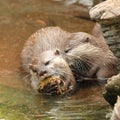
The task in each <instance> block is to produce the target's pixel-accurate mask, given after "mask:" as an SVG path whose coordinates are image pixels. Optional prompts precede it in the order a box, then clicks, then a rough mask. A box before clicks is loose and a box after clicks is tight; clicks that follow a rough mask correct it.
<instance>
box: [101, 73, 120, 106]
mask: <svg viewBox="0 0 120 120" xmlns="http://www.w3.org/2000/svg"><path fill="white" fill-rule="evenodd" d="M118 95H119V96H120V73H119V74H118V75H116V76H113V77H111V78H109V79H108V82H107V84H106V85H105V88H104V91H103V96H104V98H105V100H106V101H107V102H108V103H109V104H110V105H112V106H114V104H115V103H116V100H117V96H118Z"/></svg>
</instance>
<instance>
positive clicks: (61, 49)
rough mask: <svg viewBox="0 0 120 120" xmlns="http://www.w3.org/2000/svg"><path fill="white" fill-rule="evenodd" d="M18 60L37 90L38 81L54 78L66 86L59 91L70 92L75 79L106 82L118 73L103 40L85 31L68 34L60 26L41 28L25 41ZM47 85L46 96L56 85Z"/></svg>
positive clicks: (74, 87) (113, 58)
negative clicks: (106, 79) (103, 80)
mask: <svg viewBox="0 0 120 120" xmlns="http://www.w3.org/2000/svg"><path fill="white" fill-rule="evenodd" d="M21 58H22V67H23V69H24V70H25V72H27V73H28V74H30V75H31V79H30V82H31V83H30V84H31V86H32V87H33V88H35V89H39V83H40V81H41V80H43V79H46V78H48V77H50V76H56V75H57V76H59V77H60V78H62V80H64V83H65V84H62V85H61V88H63V89H64V90H66V91H69V90H70V91H71V92H72V91H75V89H76V80H78V79H81V78H91V80H92V79H105V78H108V77H111V76H112V75H114V74H116V73H117V70H116V57H115V56H114V55H113V53H112V52H111V51H110V50H109V48H108V46H107V45H106V43H105V41H104V39H103V38H96V37H94V36H92V35H90V34H87V33H84V32H78V33H69V32H66V31H64V30H62V29H61V28H59V27H47V28H42V29H40V30H38V31H37V32H36V33H34V34H33V35H32V36H31V37H30V38H29V39H28V40H27V42H26V44H25V46H24V48H23V50H22V54H21ZM33 74H34V75H33ZM33 76H35V77H33ZM82 80H84V79H82ZM47 86H48V88H49V89H50V90H49V89H48V88H46V89H48V90H47V91H46V92H47V93H52V92H53V91H52V90H54V91H55V89H57V87H56V84H55V83H54V84H53V83H52V84H48V85H47ZM51 88H52V90H51ZM65 88H67V89H65ZM53 93H54V92H53ZM65 93H66V92H65Z"/></svg>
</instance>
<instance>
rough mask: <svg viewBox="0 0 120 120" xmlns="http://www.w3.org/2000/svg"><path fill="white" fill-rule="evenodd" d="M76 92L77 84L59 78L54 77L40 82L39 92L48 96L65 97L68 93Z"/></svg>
mask: <svg viewBox="0 0 120 120" xmlns="http://www.w3.org/2000/svg"><path fill="white" fill-rule="evenodd" d="M74 90H75V84H72V83H70V81H64V80H62V79H61V78H59V77H55V76H52V77H50V78H47V79H45V80H44V81H42V82H40V85H39V89H38V91H39V92H42V93H44V94H47V95H64V94H67V93H73V91H74Z"/></svg>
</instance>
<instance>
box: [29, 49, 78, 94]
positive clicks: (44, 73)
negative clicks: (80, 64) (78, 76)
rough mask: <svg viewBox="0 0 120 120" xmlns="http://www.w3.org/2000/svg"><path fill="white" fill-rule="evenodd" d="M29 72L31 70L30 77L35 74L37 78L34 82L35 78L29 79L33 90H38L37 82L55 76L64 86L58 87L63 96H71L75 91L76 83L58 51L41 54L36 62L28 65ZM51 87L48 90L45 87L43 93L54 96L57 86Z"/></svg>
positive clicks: (53, 50)
mask: <svg viewBox="0 0 120 120" xmlns="http://www.w3.org/2000/svg"><path fill="white" fill-rule="evenodd" d="M30 70H32V71H31V72H32V76H33V74H36V76H37V78H39V79H37V80H36V82H35V78H33V79H31V86H32V87H33V88H34V89H37V90H39V81H42V80H45V79H46V78H48V77H51V76H57V77H59V78H61V79H62V80H64V84H61V85H60V87H61V89H62V91H63V92H64V94H66V93H67V94H69V93H70V94H71V93H73V92H74V91H75V90H76V81H75V78H74V76H73V74H72V71H71V69H70V68H69V66H68V64H67V62H66V61H65V59H63V57H62V54H61V53H60V51H59V50H58V49H52V50H47V51H44V52H42V53H41V54H40V55H39V56H38V58H36V62H35V63H34V64H32V65H30ZM37 81H38V82H37ZM51 86H53V87H51ZM51 86H50V87H51V88H50V89H48V88H49V87H48V86H47V89H46V90H44V93H50V94H55V93H56V92H57V91H56V90H55V89H57V86H56V84H54V83H53V84H52V85H51Z"/></svg>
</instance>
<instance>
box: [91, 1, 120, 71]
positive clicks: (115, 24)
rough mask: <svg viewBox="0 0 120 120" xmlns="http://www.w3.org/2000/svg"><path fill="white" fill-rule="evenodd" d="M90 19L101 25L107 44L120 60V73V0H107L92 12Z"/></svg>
mask: <svg viewBox="0 0 120 120" xmlns="http://www.w3.org/2000/svg"><path fill="white" fill-rule="evenodd" d="M90 17H91V18H92V19H94V20H96V21H98V22H99V23H100V24H101V28H102V31H103V36H104V37H105V39H106V41H107V44H108V45H109V46H110V49H111V50H112V51H113V53H114V54H115V56H116V57H117V58H118V64H117V66H118V70H119V71H120V0H107V1H105V2H102V3H100V4H98V5H96V6H95V7H93V8H92V9H91V10H90Z"/></svg>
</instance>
